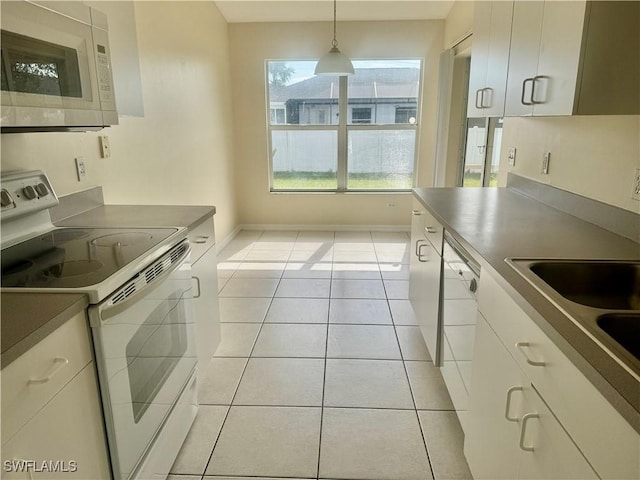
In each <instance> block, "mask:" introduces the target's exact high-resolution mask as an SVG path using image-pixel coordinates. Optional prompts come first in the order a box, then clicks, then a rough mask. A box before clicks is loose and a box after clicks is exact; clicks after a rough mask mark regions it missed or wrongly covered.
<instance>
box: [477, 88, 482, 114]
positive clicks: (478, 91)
mask: <svg viewBox="0 0 640 480" xmlns="http://www.w3.org/2000/svg"><path fill="white" fill-rule="evenodd" d="M478 95H479V96H480V102H479V103H478ZM483 102H484V88H479V89H478V90H476V108H477V109H478V110H482V109H483V108H484V106H483V105H482V103H483Z"/></svg>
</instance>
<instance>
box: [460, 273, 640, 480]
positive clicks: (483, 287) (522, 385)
mask: <svg viewBox="0 0 640 480" xmlns="http://www.w3.org/2000/svg"><path fill="white" fill-rule="evenodd" d="M464 452H465V456H466V458H467V462H468V463H469V468H470V469H471V472H472V474H473V476H474V478H475V479H476V480H479V479H509V480H513V479H518V478H524V479H550V480H558V479H563V480H569V479H591V478H594V479H595V478H602V479H615V480H620V479H634V480H637V479H638V478H640V435H639V434H638V432H636V431H635V430H634V429H633V427H631V425H630V424H629V423H628V422H626V420H625V419H624V418H623V417H622V416H621V415H620V414H619V413H618V412H617V411H616V410H615V409H614V408H613V406H612V405H611V404H610V403H609V402H608V401H607V400H606V398H605V397H603V396H602V394H601V393H600V392H599V391H598V390H597V389H596V388H595V387H594V386H593V384H592V383H591V382H590V381H589V380H588V379H587V378H586V377H585V376H584V375H583V374H582V372H581V371H580V370H578V369H577V367H576V366H575V365H574V364H573V363H572V362H571V360H569V358H568V357H567V356H566V355H565V354H564V353H562V351H561V350H560V349H559V348H558V346H557V345H556V344H555V343H554V342H553V341H552V340H551V339H550V338H549V337H548V336H546V335H545V334H544V332H542V330H540V328H539V327H538V326H537V325H536V323H535V322H534V321H533V320H532V319H531V317H530V316H528V315H527V314H526V313H525V311H524V310H522V309H521V308H520V306H519V305H518V304H517V303H516V302H515V300H514V299H513V298H511V297H510V295H509V294H508V293H507V291H506V290H505V289H504V288H503V287H502V286H501V285H500V281H499V279H498V277H497V276H496V278H494V275H492V274H491V273H490V272H488V271H483V273H482V276H481V279H480V288H479V295H478V316H477V323H476V337H475V345H474V355H473V375H472V380H471V392H470V399H469V412H468V417H467V429H466V431H465V443H464Z"/></svg>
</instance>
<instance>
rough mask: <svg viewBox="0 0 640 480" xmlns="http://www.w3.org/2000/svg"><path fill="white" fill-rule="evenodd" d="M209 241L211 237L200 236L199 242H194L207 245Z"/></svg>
mask: <svg viewBox="0 0 640 480" xmlns="http://www.w3.org/2000/svg"><path fill="white" fill-rule="evenodd" d="M208 240H209V236H208V235H200V236H199V237H198V239H197V240H194V241H193V242H194V243H207V241H208Z"/></svg>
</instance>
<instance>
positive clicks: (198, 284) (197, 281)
mask: <svg viewBox="0 0 640 480" xmlns="http://www.w3.org/2000/svg"><path fill="white" fill-rule="evenodd" d="M191 278H192V279H193V280H195V281H196V286H197V287H198V294H197V295H196V294H195V293H194V294H193V298H200V278H198V277H196V276H193V277H191Z"/></svg>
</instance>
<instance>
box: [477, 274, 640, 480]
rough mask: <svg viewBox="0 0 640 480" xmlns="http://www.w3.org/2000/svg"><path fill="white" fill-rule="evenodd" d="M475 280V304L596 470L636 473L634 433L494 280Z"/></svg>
mask: <svg viewBox="0 0 640 480" xmlns="http://www.w3.org/2000/svg"><path fill="white" fill-rule="evenodd" d="M480 284H481V288H480V289H479V299H478V309H479V310H480V312H481V313H482V314H483V315H484V317H485V318H486V319H487V321H488V322H489V323H490V324H491V326H492V328H493V329H494V330H495V332H496V333H497V335H498V337H500V340H502V342H503V343H504V345H505V346H506V347H507V349H508V350H509V352H510V353H511V355H512V356H513V357H514V358H515V360H516V361H517V362H518V364H519V365H520V367H521V368H522V369H523V370H524V371H525V373H526V374H527V376H528V377H529V379H530V380H531V382H532V383H533V385H534V386H535V388H536V390H538V392H539V393H540V394H541V395H542V397H543V398H544V400H545V402H547V404H548V405H549V407H550V408H551V410H552V411H553V413H554V414H555V415H556V416H557V418H558V420H560V422H561V423H562V425H563V426H564V428H565V429H566V430H567V432H568V433H569V435H571V437H572V438H573V440H574V442H575V443H576V444H577V445H578V447H579V448H580V449H581V450H582V452H583V453H584V455H585V457H586V458H587V459H588V460H589V462H590V463H591V464H592V466H593V468H594V469H595V470H596V472H597V473H598V475H599V476H600V477H602V478H615V479H623V478H624V479H630V478H631V479H638V478H640V435H639V434H638V433H637V432H636V431H635V430H634V429H633V428H632V427H631V425H629V423H628V422H627V421H626V420H625V419H624V418H623V417H622V416H621V415H620V414H619V413H618V412H617V411H616V410H615V409H614V408H613V407H612V406H611V404H610V403H609V402H608V401H607V400H606V399H605V398H604V397H603V396H602V394H601V393H600V392H599V391H598V390H597V389H596V388H595V387H594V386H593V384H592V383H591V382H590V381H589V380H588V379H587V378H586V377H585V376H584V375H583V374H582V372H580V371H579V370H578V368H577V367H576V366H575V365H574V364H573V363H572V362H571V361H570V360H569V359H568V358H567V357H566V356H565V355H564V354H563V353H562V352H561V351H560V349H559V348H558V347H557V346H556V345H555V344H554V343H553V341H551V339H549V337H547V336H546V335H545V334H544V332H542V330H540V328H539V327H538V326H537V325H536V324H535V323H534V322H533V320H531V318H529V316H528V315H527V314H526V313H525V312H524V311H523V310H522V309H521V308H520V307H519V306H518V305H517V304H516V302H515V301H514V300H513V299H512V298H511V297H510V296H509V295H508V294H507V293H506V291H505V290H504V289H502V287H500V285H499V284H498V283H497V282H496V280H495V279H493V278H492V277H491V276H490V275H488V274H485V273H484V272H483V275H482V277H481V279H480ZM567 321H569V320H567ZM523 343H524V344H525V345H523ZM516 344H518V346H516ZM532 363H533V364H532ZM536 363H543V364H537V365H536Z"/></svg>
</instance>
